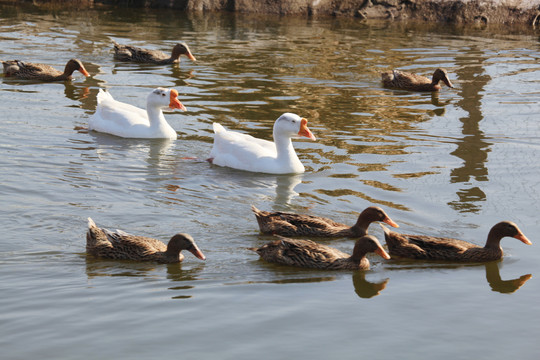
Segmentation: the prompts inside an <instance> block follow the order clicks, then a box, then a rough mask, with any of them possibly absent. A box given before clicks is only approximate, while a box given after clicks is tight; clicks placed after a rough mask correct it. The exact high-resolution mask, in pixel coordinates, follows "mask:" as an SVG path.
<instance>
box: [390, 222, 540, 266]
mask: <svg viewBox="0 0 540 360" xmlns="http://www.w3.org/2000/svg"><path fill="white" fill-rule="evenodd" d="M381 226H382V228H383V230H384V237H385V239H386V245H387V246H388V252H389V253H390V255H391V256H396V257H402V258H409V259H420V260H446V261H457V262H486V261H493V260H499V259H501V258H502V256H503V250H502V248H501V246H500V242H501V239H502V238H503V237H506V236H511V237H514V238H516V239H518V240H520V241H521V242H523V243H525V244H527V245H531V244H532V243H531V242H530V241H529V239H527V237H526V236H525V235H523V233H522V232H521V230H520V229H519V228H518V226H517V225H516V224H514V223H513V222H511V221H502V222H500V223H498V224H496V225H494V226H493V227H492V228H491V230H490V231H489V234H488V237H487V241H486V245H485V246H484V247H481V246H478V245H475V244H472V243H470V242H467V241H463V240H457V239H451V238H442V237H434V236H426V235H405V234H398V233H396V232H394V231H391V230H390V229H388V228H387V227H385V226H384V225H382V224H381Z"/></svg>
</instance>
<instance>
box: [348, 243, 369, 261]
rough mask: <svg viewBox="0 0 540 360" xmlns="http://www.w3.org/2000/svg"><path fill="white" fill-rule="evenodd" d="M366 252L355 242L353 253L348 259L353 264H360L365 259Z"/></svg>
mask: <svg viewBox="0 0 540 360" xmlns="http://www.w3.org/2000/svg"><path fill="white" fill-rule="evenodd" d="M366 254H367V252H366V251H365V250H364V249H363V247H362V246H361V245H360V242H359V241H356V244H354V249H353V253H352V255H351V257H350V260H351V261H354V262H355V263H361V262H362V261H364V259H366V260H367V258H366Z"/></svg>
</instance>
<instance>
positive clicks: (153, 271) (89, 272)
mask: <svg viewBox="0 0 540 360" xmlns="http://www.w3.org/2000/svg"><path fill="white" fill-rule="evenodd" d="M163 266H164V265H160V264H157V263H151V262H142V261H141V262H137V261H128V260H121V261H119V260H108V259H100V258H96V257H93V256H90V255H86V276H87V277H88V279H89V280H91V279H93V278H98V277H102V276H111V277H113V276H123V277H130V276H132V277H156V278H158V277H160V276H161V275H160V274H159V273H158V272H157V271H158V270H159V269H160V268H162V267H163Z"/></svg>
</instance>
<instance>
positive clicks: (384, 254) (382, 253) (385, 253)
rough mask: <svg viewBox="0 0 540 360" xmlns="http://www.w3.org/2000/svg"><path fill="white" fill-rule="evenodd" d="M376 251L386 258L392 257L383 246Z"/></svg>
mask: <svg viewBox="0 0 540 360" xmlns="http://www.w3.org/2000/svg"><path fill="white" fill-rule="evenodd" d="M375 253H376V254H377V255H379V256H380V257H382V258H383V259H386V260H388V259H390V255H388V253H387V252H386V251H384V249H383V248H382V247H378V248H377V250H375Z"/></svg>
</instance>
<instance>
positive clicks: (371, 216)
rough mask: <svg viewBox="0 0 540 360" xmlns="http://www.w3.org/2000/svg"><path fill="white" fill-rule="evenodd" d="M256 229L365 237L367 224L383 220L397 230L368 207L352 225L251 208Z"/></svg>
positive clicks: (377, 210)
mask: <svg viewBox="0 0 540 360" xmlns="http://www.w3.org/2000/svg"><path fill="white" fill-rule="evenodd" d="M251 210H252V211H253V212H254V213H255V217H256V218H257V222H258V223H259V228H260V230H261V232H262V233H264V234H278V235H283V236H318V237H362V236H364V235H367V230H368V227H369V225H370V224H371V223H372V222H374V221H383V222H385V223H387V224H388V225H390V226H393V227H399V225H398V224H396V223H395V222H394V221H393V220H392V219H390V217H389V216H388V215H386V213H385V212H384V210H383V209H381V208H380V207H378V206H370V207H368V208H366V209H364V211H362V212H361V213H360V215H359V216H358V220H357V221H356V224H354V225H353V226H348V225H345V224H341V223H338V222H335V221H333V220H330V219H328V218H324V217H320V216H312V215H300V214H294V213H286V212H269V211H261V210H259V209H257V208H256V207H255V206H253V205H252V206H251Z"/></svg>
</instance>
